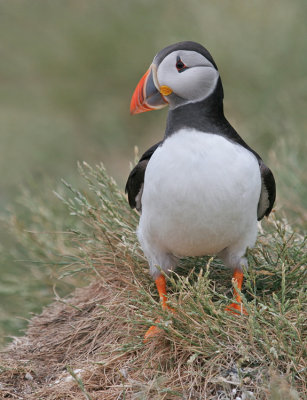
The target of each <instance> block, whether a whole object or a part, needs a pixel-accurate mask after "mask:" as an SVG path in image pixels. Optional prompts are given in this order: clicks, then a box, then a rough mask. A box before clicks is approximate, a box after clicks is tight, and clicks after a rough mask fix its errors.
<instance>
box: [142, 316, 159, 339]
mask: <svg viewBox="0 0 307 400" xmlns="http://www.w3.org/2000/svg"><path fill="white" fill-rule="evenodd" d="M155 322H160V320H159V319H157V320H156V321H155ZM161 332H162V329H161V328H158V327H157V326H156V325H152V326H151V327H150V328H149V329H148V330H147V332H146V333H145V335H144V340H143V342H144V343H147V342H148V340H150V339H151V338H153V337H154V336H157V335H159V334H160V333H161Z"/></svg>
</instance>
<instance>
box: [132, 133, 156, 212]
mask: <svg viewBox="0 0 307 400" xmlns="http://www.w3.org/2000/svg"><path fill="white" fill-rule="evenodd" d="M162 143H163V140H161V142H159V143H157V144H155V145H153V146H151V148H150V149H148V150H147V151H145V153H144V154H143V155H142V157H141V159H140V161H139V162H138V163H137V165H136V166H135V167H134V168H133V170H132V171H131V172H130V175H129V177H128V180H127V183H126V187H125V193H128V200H129V204H130V207H131V208H136V209H137V210H138V211H139V212H141V211H142V201H141V200H142V193H143V186H144V175H145V170H146V167H147V164H148V161H149V160H150V158H151V156H152V155H153V153H154V152H155V151H156V149H157V148H158V147H159V146H160V145H161V144H162Z"/></svg>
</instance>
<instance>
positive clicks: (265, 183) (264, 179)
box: [257, 158, 276, 221]
mask: <svg viewBox="0 0 307 400" xmlns="http://www.w3.org/2000/svg"><path fill="white" fill-rule="evenodd" d="M258 162H259V168H260V173H261V193H260V198H259V203H258V210H257V217H258V221H260V220H261V219H262V218H263V217H264V216H268V215H269V214H270V212H271V211H272V208H273V205H274V201H275V197H276V185H275V179H274V175H273V174H272V171H271V170H270V169H269V168H268V167H267V166H266V165H265V164H264V162H263V161H262V160H261V158H259V159H258Z"/></svg>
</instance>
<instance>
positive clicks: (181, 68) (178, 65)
mask: <svg viewBox="0 0 307 400" xmlns="http://www.w3.org/2000/svg"><path fill="white" fill-rule="evenodd" d="M176 68H177V71H178V72H183V71H184V70H185V69H187V68H188V67H187V66H186V65H185V63H184V62H183V61H182V60H181V58H180V57H177V62H176Z"/></svg>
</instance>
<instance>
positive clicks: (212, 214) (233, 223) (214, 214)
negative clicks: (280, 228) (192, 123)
mask: <svg viewBox="0 0 307 400" xmlns="http://www.w3.org/2000/svg"><path fill="white" fill-rule="evenodd" d="M260 190H261V177H260V170H259V166H258V161H257V159H256V157H255V156H254V155H253V154H252V153H251V152H249V151H248V150H246V149H244V148H243V147H242V146H239V145H236V144H234V143H232V142H230V141H229V140H227V139H225V138H223V137H222V136H219V135H214V134H209V133H203V132H198V131H196V130H186V129H183V130H181V131H180V132H178V133H176V134H173V135H172V136H170V137H169V138H168V139H166V140H165V142H164V144H163V145H162V146H161V147H159V148H158V149H157V150H156V151H155V153H154V154H153V156H152V157H151V159H150V161H149V163H148V166H147V169H146V173H145V181H144V190H143V196H142V215H141V218H140V224H139V228H138V236H139V239H140V242H141V244H142V247H143V249H144V250H145V253H146V249H147V256H149V257H150V258H152V257H151V256H150V254H148V253H149V252H151V250H150V251H149V250H148V249H149V248H156V249H159V252H165V253H171V254H175V255H178V256H200V255H205V254H216V253H218V252H220V251H221V250H223V249H224V248H226V247H228V246H231V245H233V244H236V243H237V242H239V241H240V240H241V239H242V238H244V240H245V241H246V246H253V244H254V243H253V242H254V241H255V232H256V224H257V204H258V201H259V196H260ZM249 242H250V243H249Z"/></svg>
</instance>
